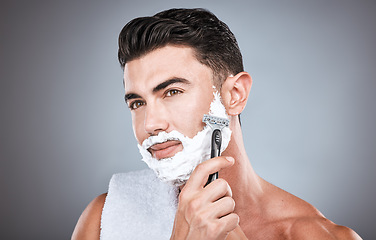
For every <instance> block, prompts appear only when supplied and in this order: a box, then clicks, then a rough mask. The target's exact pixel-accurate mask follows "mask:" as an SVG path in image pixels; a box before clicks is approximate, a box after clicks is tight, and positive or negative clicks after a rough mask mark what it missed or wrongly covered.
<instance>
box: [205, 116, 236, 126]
mask: <svg viewBox="0 0 376 240" xmlns="http://www.w3.org/2000/svg"><path fill="white" fill-rule="evenodd" d="M202 122H204V123H206V124H208V125H209V126H210V127H211V128H213V129H222V128H224V127H228V126H229V123H230V121H229V120H228V119H225V118H221V117H215V116H210V115H207V114H204V117H203V118H202Z"/></svg>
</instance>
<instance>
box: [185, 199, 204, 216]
mask: <svg viewBox="0 0 376 240" xmlns="http://www.w3.org/2000/svg"><path fill="white" fill-rule="evenodd" d="M200 205H201V202H200V200H199V199H198V198H195V199H192V200H191V201H190V202H189V203H188V207H187V211H188V212H191V213H192V212H197V211H198V210H199V209H200Z"/></svg>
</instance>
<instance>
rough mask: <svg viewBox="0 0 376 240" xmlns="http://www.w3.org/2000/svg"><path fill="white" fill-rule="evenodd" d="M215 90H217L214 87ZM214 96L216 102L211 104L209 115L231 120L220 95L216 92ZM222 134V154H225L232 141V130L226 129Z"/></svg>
mask: <svg viewBox="0 0 376 240" xmlns="http://www.w3.org/2000/svg"><path fill="white" fill-rule="evenodd" d="M213 88H214V89H215V87H214V86H213ZM213 94H214V100H213V102H212V103H211V104H210V110H209V115H211V116H215V117H221V118H225V119H229V117H228V115H227V113H226V108H225V106H224V105H223V104H222V102H221V96H220V95H219V93H218V91H215V92H214V93H213ZM221 133H222V145H221V152H223V151H224V150H226V148H227V146H228V144H229V142H230V140H231V130H230V128H228V127H225V128H223V129H222V130H221Z"/></svg>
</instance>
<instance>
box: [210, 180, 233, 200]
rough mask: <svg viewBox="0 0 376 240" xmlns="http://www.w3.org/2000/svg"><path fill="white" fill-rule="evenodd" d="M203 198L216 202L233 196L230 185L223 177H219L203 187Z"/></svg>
mask: <svg viewBox="0 0 376 240" xmlns="http://www.w3.org/2000/svg"><path fill="white" fill-rule="evenodd" d="M203 196H204V198H203V200H204V201H206V202H215V201H217V200H218V199H220V198H223V197H232V191H231V187H230V185H229V184H228V183H227V181H226V180H224V179H223V178H218V179H217V180H216V181H214V182H212V183H210V184H209V185H207V186H206V187H205V188H204V189H203Z"/></svg>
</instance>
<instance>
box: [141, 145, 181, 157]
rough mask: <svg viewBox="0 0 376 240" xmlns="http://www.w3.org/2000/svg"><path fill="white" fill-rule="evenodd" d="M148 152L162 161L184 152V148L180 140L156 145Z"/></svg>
mask: <svg viewBox="0 0 376 240" xmlns="http://www.w3.org/2000/svg"><path fill="white" fill-rule="evenodd" d="M148 150H149V152H150V153H151V155H152V156H153V157H154V158H156V159H158V160H160V159H164V158H170V157H173V156H174V155H175V154H176V153H178V152H180V151H181V150H183V146H182V144H181V142H180V141H178V140H169V141H167V142H163V143H157V144H154V145H153V146H151V147H150V148H149V149H148Z"/></svg>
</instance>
